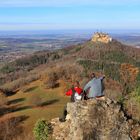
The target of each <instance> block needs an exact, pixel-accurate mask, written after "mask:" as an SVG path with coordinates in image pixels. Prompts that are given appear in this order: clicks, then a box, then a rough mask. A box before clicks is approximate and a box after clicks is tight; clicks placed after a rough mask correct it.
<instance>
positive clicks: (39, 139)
mask: <svg viewBox="0 0 140 140" xmlns="http://www.w3.org/2000/svg"><path fill="white" fill-rule="evenodd" d="M51 132H52V128H51V124H50V123H48V122H46V120H44V119H40V120H38V121H37V122H36V124H35V127H34V130H33V133H34V136H35V139H36V140H48V138H49V135H50V134H51Z"/></svg>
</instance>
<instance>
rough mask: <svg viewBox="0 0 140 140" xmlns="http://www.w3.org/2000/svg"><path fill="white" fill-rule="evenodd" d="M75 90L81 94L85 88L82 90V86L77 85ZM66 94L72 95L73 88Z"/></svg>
mask: <svg viewBox="0 0 140 140" xmlns="http://www.w3.org/2000/svg"><path fill="white" fill-rule="evenodd" d="M74 90H75V91H76V92H77V93H78V94H79V95H80V94H81V93H82V92H83V90H82V89H81V88H79V87H75V88H74ZM66 95H67V96H71V95H72V89H70V90H69V91H67V92H66Z"/></svg>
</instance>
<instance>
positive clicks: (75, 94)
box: [66, 81, 83, 102]
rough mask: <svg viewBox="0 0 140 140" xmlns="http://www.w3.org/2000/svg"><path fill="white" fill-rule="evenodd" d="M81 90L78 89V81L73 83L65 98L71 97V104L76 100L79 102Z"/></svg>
mask: <svg viewBox="0 0 140 140" xmlns="http://www.w3.org/2000/svg"><path fill="white" fill-rule="evenodd" d="M82 93H83V90H82V88H80V84H79V82H78V81H76V82H75V84H74V86H73V87H72V88H71V89H70V90H68V91H67V92H66V95H67V96H71V102H75V101H76V100H81V97H82Z"/></svg>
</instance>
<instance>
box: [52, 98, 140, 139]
mask: <svg viewBox="0 0 140 140" xmlns="http://www.w3.org/2000/svg"><path fill="white" fill-rule="evenodd" d="M67 111H68V115H67V119H66V121H65V122H63V123H61V122H59V119H58V118H57V119H53V120H52V126H53V136H54V138H55V139H56V140H132V139H134V138H133V136H132V135H131V132H132V130H133V128H135V127H134V126H133V125H132V124H133V121H132V120H131V121H130V120H129V121H128V120H127V117H126V116H125V114H124V112H123V110H122V109H121V106H120V105H119V104H118V103H116V102H114V101H111V100H109V99H107V100H106V101H97V100H95V99H92V100H88V101H80V102H76V103H68V104H67ZM130 122H131V123H130ZM137 127H138V129H137V131H136V132H135V135H138V133H139V132H140V131H138V130H139V126H138V125H137ZM136 133H137V134H136Z"/></svg>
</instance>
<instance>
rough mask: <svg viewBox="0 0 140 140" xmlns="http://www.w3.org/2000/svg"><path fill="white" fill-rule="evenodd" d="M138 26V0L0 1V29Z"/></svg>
mask: <svg viewBox="0 0 140 140" xmlns="http://www.w3.org/2000/svg"><path fill="white" fill-rule="evenodd" d="M62 29H67V30H72V29H97V30H103V29H116V30H117V29H120V30H121V29H135V30H136V29H140V0H0V30H4V31H5V30H6V31H9V30H62Z"/></svg>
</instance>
